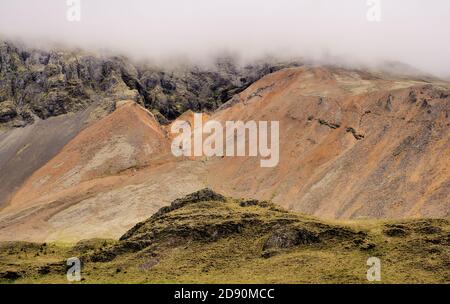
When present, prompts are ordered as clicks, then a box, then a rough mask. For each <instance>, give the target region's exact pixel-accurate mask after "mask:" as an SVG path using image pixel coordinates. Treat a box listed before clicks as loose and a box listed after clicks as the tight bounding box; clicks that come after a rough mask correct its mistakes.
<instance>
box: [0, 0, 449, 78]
mask: <svg viewBox="0 0 450 304" xmlns="http://www.w3.org/2000/svg"><path fill="white" fill-rule="evenodd" d="M80 1H81V20H80V22H69V21H67V18H66V14H67V10H68V6H67V3H66V0H38V1H37V0H0V35H3V36H4V37H8V38H11V37H13V38H14V37H18V38H21V39H23V40H24V41H25V42H30V43H35V42H40V43H42V42H46V41H52V42H63V43H67V44H71V45H73V46H79V47H83V48H104V49H108V50H113V51H118V52H122V53H126V54H128V55H131V56H137V57H141V58H142V57H144V58H152V59H159V58H162V57H167V56H178V55H184V56H188V57H190V58H192V59H194V60H203V59H204V58H207V57H208V56H211V54H216V53H217V52H222V51H231V52H237V53H239V54H241V55H242V56H244V57H250V58H253V57H254V56H261V55H264V54H267V53H273V54H280V55H289V56H313V57H316V58H320V57H322V56H324V55H329V56H338V57H342V58H344V59H345V60H346V61H355V62H356V61H364V62H371V63H373V62H379V61H380V60H399V61H402V62H405V63H408V64H411V65H413V66H415V67H417V68H419V69H422V70H424V71H427V72H433V73H435V74H437V75H440V76H443V75H445V76H450V56H449V55H450V1H449V0H431V1H426V0H380V2H381V22H369V21H368V20H367V12H368V9H369V6H368V5H367V3H366V2H367V0H126V1H125V0H80Z"/></svg>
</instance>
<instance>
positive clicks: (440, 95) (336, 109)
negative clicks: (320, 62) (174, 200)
mask: <svg viewBox="0 0 450 304" xmlns="http://www.w3.org/2000/svg"><path fill="white" fill-rule="evenodd" d="M231 103H232V105H231V106H230V107H227V108H225V109H223V110H222V111H219V112H218V113H216V114H215V115H214V116H213V117H212V118H213V119H218V120H221V121H226V120H243V121H247V120H257V121H258V120H278V121H280V163H279V165H278V166H277V167H275V168H272V169H271V168H260V167H259V160H258V159H255V158H225V159H224V160H214V161H212V164H211V165H210V166H209V168H210V172H211V174H210V178H209V182H210V183H211V184H212V185H213V186H214V187H215V189H220V190H221V191H225V192H226V193H230V194H231V195H239V196H245V197H257V198H260V199H272V200H273V201H274V202H276V203H278V204H280V205H282V206H284V207H286V208H289V209H292V210H296V211H301V212H305V213H308V214H313V215H316V216H320V217H326V218H343V219H347V218H405V217H445V216H448V214H449V213H450V118H449V113H450V98H449V91H448V87H447V88H446V87H445V86H444V87H441V85H440V84H425V83H421V82H419V81H411V80H403V79H390V78H384V79H383V78H379V77H377V76H376V75H373V74H365V73H362V72H353V71H347V70H341V69H333V68H329V69H325V68H308V67H305V68H297V69H286V70H283V71H280V72H277V73H274V74H271V75H269V76H267V77H265V78H263V79H262V80H261V81H258V82H257V83H255V84H254V85H252V86H251V87H250V88H249V89H248V90H246V91H245V92H244V93H242V94H240V96H239V97H236V98H235V99H234V100H232V101H231ZM214 172H220V175H217V174H215V173H214Z"/></svg>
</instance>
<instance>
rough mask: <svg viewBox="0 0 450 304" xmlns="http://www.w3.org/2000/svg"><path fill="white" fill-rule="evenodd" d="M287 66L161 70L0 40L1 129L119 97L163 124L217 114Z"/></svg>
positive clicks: (221, 63) (222, 62)
mask: <svg viewBox="0 0 450 304" xmlns="http://www.w3.org/2000/svg"><path fill="white" fill-rule="evenodd" d="M289 65H295V64H293V63H290V64H284V63H283V64H278V63H277V64H272V63H266V62H258V63H255V64H252V65H247V66H244V67H241V66H238V65H237V64H236V63H235V62H234V61H233V60H232V59H230V58H222V59H218V60H217V61H216V63H215V66H213V67H211V68H201V67H196V66H189V67H184V68H178V69H172V70H163V69H161V68H156V67H152V66H150V65H145V64H144V65H142V64H136V63H133V62H131V61H130V60H128V59H127V58H125V57H119V56H115V57H107V56H100V55H96V54H89V53H86V52H82V51H67V50H64V51H57V50H54V51H45V50H37V49H31V48H27V47H24V46H19V45H16V44H13V43H10V42H0V125H1V124H3V125H7V126H13V127H21V126H25V125H27V124H30V123H32V122H33V121H34V120H35V119H36V118H40V119H47V118H49V117H52V116H58V115H61V114H66V113H70V112H77V111H79V110H82V109H85V108H86V107H87V106H88V105H90V104H93V103H95V102H99V103H101V102H104V103H107V102H109V101H110V100H121V99H131V100H134V101H136V102H138V103H139V104H141V105H143V106H145V107H146V108H147V109H150V110H152V111H153V113H154V114H155V115H156V117H157V118H158V119H159V121H160V122H162V123H165V122H167V120H170V119H174V118H176V117H177V116H179V115H180V114H182V113H183V112H185V111H186V110H189V109H191V110H194V111H205V110H206V111H209V110H214V109H216V108H217V107H219V106H220V105H221V104H223V103H224V102H226V101H228V100H229V99H230V98H231V97H232V96H233V95H234V94H236V93H239V92H241V91H242V90H243V89H245V88H246V87H248V86H249V85H250V84H251V83H253V82H254V81H256V80H257V79H259V78H261V77H262V76H264V75H266V74H268V73H271V72H273V71H275V70H278V69H281V68H283V67H286V66H289Z"/></svg>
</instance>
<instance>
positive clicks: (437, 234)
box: [0, 189, 450, 283]
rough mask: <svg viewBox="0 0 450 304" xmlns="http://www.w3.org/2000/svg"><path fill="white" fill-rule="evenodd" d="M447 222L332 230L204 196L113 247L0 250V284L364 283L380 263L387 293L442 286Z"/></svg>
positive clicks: (272, 209)
mask: <svg viewBox="0 0 450 304" xmlns="http://www.w3.org/2000/svg"><path fill="white" fill-rule="evenodd" d="M449 233H450V224H449V221H448V220H431V219H428V220H425V219H419V220H403V221H379V222H376V223H374V222H373V221H372V222H366V221H360V222H357V223H355V222H354V223H340V224H337V223H332V222H327V221H323V220H318V219H316V218H313V217H309V216H305V215H301V214H298V213H294V212H287V211H286V210H283V209H282V208H280V207H278V206H276V205H274V204H272V203H270V202H267V201H257V200H242V199H233V198H229V197H224V196H222V195H220V194H218V193H215V192H213V191H211V190H209V189H203V190H200V191H198V192H195V193H191V194H189V195H187V196H185V197H183V198H178V199H176V200H175V201H173V202H172V203H171V204H170V205H169V206H166V207H163V208H161V209H160V210H159V211H158V212H156V213H155V214H154V215H152V216H151V217H150V218H148V219H146V220H144V221H142V222H140V223H138V224H136V225H135V226H134V227H132V228H131V229H130V230H128V231H127V232H126V233H125V234H124V235H122V237H120V239H119V240H101V239H92V240H84V241H80V242H78V243H77V244H75V245H74V246H64V245H61V244H58V243H51V244H36V243H26V242H6V243H0V249H1V250H0V282H17V283H28V282H32V283H37V282H38V283H66V282H67V281H66V261H65V260H66V259H67V258H69V257H73V256H77V257H79V258H80V259H81V261H82V270H81V276H82V280H83V281H82V282H83V283H124V282H126V283H223V282H227V283H325V282H326V283H367V282H368V281H367V276H366V273H367V269H368V266H367V259H368V257H374V256H375V257H381V259H382V260H381V261H382V262H381V263H382V264H381V265H382V266H381V267H382V280H383V283H445V282H448V280H449V279H450V277H449V271H448V268H449V254H450V251H449V242H450V234H449Z"/></svg>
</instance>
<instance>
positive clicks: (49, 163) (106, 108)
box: [0, 51, 450, 242]
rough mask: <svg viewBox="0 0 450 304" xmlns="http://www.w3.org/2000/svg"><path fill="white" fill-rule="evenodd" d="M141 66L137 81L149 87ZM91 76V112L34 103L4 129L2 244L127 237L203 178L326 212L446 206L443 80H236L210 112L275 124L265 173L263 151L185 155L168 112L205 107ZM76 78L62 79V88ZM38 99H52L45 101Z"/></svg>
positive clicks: (436, 213) (388, 213) (317, 73)
mask: <svg viewBox="0 0 450 304" xmlns="http://www.w3.org/2000/svg"><path fill="white" fill-rule="evenodd" d="M9 53H11V51H9V52H7V54H9ZM13 54H14V52H13ZM13 57H14V56H13ZM25 57H26V58H31V57H27V56H25ZM11 60H12V59H10V60H9V61H7V60H5V59H2V62H10V61H11ZM17 60H19V59H17ZM29 60H31V59H29ZM20 62H22V61H20ZM25 62H27V60H25ZM108 62H109V61H108ZM3 66H5V64H3ZM6 66H7V67H10V66H11V65H6ZM103 68H104V67H103ZM121 69H122V68H120V69H119V70H121ZM64 70H65V71H67V69H64ZM88 70H89V69H88ZM113 70H114V71H116V72H114V73H112V74H114V75H116V76H117V75H119V74H117V73H119V72H117V71H118V70H115V69H113ZM2 71H4V67H3V68H2ZM27 71H29V70H28V68H25V69H23V68H22V69H18V68H17V69H16V71H15V72H14V73H16V75H22V76H23V75H26V74H27V73H28V72H27ZM269 72H270V71H269ZM17 73H18V74H17ZM21 73H25V74H21ZM7 74H8V75H10V73H7ZM112 74H109V75H110V76H111V75H112ZM194 74H195V73H194ZM231 74H233V75H235V76H236V74H235V73H234V72H233V73H231ZM42 75H46V74H45V73H43V74H42ZM120 75H121V76H120V78H121V79H122V80H121V81H123V80H124V79H123V77H122V76H123V74H122V72H121V73H120ZM137 75H138V76H139V77H137V78H133V79H135V80H136V81H137V80H139V82H140V83H144V81H143V80H142V77H141V76H142V75H143V74H142V73H141V72H138V73H137ZM174 75H176V74H174ZM190 75H192V74H190ZM208 75H210V74H208ZM227 75H228V74H227ZM258 75H261V74H258ZM22 76H21V77H22ZM235 76H233V77H235ZM108 77H109V76H108ZM111 77H113V76H111ZM173 77H175V76H173ZM230 77H231V76H230ZM113 78H114V77H113ZM213 78H215V76H214V77H213ZM106 79H109V78H106ZM125 79H128V78H127V77H125ZM182 79H184V81H186V83H187V84H189V83H191V82H192V81H193V80H192V79H191V78H190V76H189V77H188V76H186V78H184V77H182ZM80 81H81V82H83V81H84V80H80ZM199 81H200V83H202V85H203V84H205V86H206V87H209V82H208V81H206V80H204V79H203V80H199ZM92 82H93V83H94V84H93V86H94V87H93V88H92V90H93V91H94V92H96V93H95V94H104V95H103V97H102V98H99V99H96V100H94V99H89V100H88V101H87V100H84V99H83V100H84V101H83V102H85V103H86V105H84V106H82V107H81V110H76V107H75V108H71V109H70V111H62V112H59V111H56V112H55V111H53V112H52V115H50V116H49V117H47V116H46V115H44V116H42V115H41V116H39V115H40V114H39V113H43V112H42V111H41V112H39V111H34V110H32V107H31V104H32V102H25V103H22V105H23V107H24V109H25V108H27V109H28V108H30V109H31V110H30V111H31V112H30V115H31V116H32V117H34V118H35V119H34V122H33V121H32V120H30V122H29V123H25V124H22V125H21V127H17V126H16V127H13V126H12V125H11V121H8V122H6V124H4V125H3V129H2V130H1V131H0V160H1V161H0V169H1V172H2V173H1V174H0V181H2V183H0V190H1V196H0V199H3V204H2V205H1V208H2V209H1V210H0V232H1V233H0V240H5V241H11V240H27V241H37V242H44V241H45V242H49V241H65V242H75V241H79V240H82V239H88V238H115V239H117V238H119V237H120V236H121V235H122V234H123V233H124V232H125V231H127V230H128V229H130V228H131V227H132V226H133V225H134V224H136V223H137V222H139V221H142V220H144V219H146V218H148V217H150V216H152V214H154V213H155V212H156V211H157V210H158V209H159V208H161V207H163V206H166V205H168V204H169V203H170V202H171V201H173V200H174V199H176V198H178V197H181V196H184V195H187V194H189V193H192V192H194V191H197V190H199V189H202V188H205V187H209V188H212V189H214V190H216V191H219V192H221V193H225V194H227V195H230V196H234V197H245V198H248V199H259V200H267V201H272V202H273V203H275V204H277V205H279V206H282V207H284V208H285V209H287V210H293V211H297V212H302V213H304V214H309V215H314V216H317V217H319V218H322V219H333V220H335V219H339V220H348V219H352V220H357V219H409V218H446V217H448V216H449V214H450V201H449V199H448V198H449V197H450V155H449V153H450V136H449V135H450V132H449V127H450V118H449V112H450V102H449V101H450V91H449V89H450V84H449V83H447V82H444V81H440V80H436V79H426V80H424V79H422V78H417V77H415V76H409V77H405V75H400V76H396V75H394V74H392V73H381V72H377V73H374V72H369V71H365V70H353V69H344V68H338V67H333V66H316V65H308V64H304V65H302V66H297V67H286V68H282V69H280V70H277V71H275V72H273V73H269V74H267V75H265V76H264V77H262V78H261V79H259V80H257V81H255V82H252V83H251V85H248V86H247V84H246V85H243V86H239V88H240V89H239V90H241V89H243V91H242V92H240V93H237V94H234V92H235V91H234V89H233V88H232V89H230V90H228V89H226V90H227V92H228V93H227V94H230V96H232V97H231V98H230V99H229V100H228V101H227V102H224V103H222V102H217V103H215V106H214V107H212V109H213V108H214V109H215V110H212V109H211V111H208V115H206V116H204V119H205V120H217V121H219V122H221V123H225V122H226V121H238V120H240V121H250V120H255V121H279V123H280V160H279V163H278V165H277V166H275V167H273V168H262V167H261V166H260V159H259V158H258V157H182V158H176V157H174V156H173V155H172V153H171V151H170V145H171V142H172V138H173V135H171V134H170V128H171V124H172V123H173V120H170V121H169V119H171V118H173V117H175V116H176V117H178V118H180V119H183V120H186V121H188V122H190V123H191V124H192V122H193V115H194V112H193V111H197V110H199V108H198V107H196V106H192V105H189V103H185V102H184V101H183V99H179V100H180V103H182V104H183V106H182V107H181V108H179V111H178V112H176V113H174V114H173V115H167V114H168V112H164V111H159V110H158V107H156V108H153V106H151V105H152V103H146V102H145V100H146V99H145V94H142V92H141V93H139V90H136V91H134V93H136V92H137V93H136V95H135V96H136V97H137V98H131V99H130V98H129V97H130V94H128V93H127V94H125V95H123V94H119V95H116V94H113V93H111V92H110V90H106V89H105V90H102V89H98V88H96V87H95V85H98V84H99V83H105V82H108V81H106V80H105V78H101V79H100V78H99V79H97V80H95V78H94V80H93V81H92ZM194 82H195V81H194ZM4 83H6V82H4ZM30 83H31V84H32V85H37V84H36V82H34V81H31V82H30ZM119 83H120V81H119ZM124 83H125V82H124ZM206 84H208V85H206ZM241 84H242V83H241ZM245 86H247V87H246V88H245V89H244V87H245ZM69 87H70V86H69V85H68V84H67V83H64V82H63V83H62V84H61V87H60V88H59V89H56V91H58V92H59V91H65V90H67V89H68V88H69ZM225 87H227V86H225ZM225 87H223V88H225ZM127 88H128V89H127V90H131V91H132V90H134V89H131V88H130V87H129V86H127ZM177 88H180V87H179V86H177ZM227 88H228V87H227ZM235 88H236V87H235ZM44 89H46V87H44ZM239 90H238V91H239ZM19 91H20V90H19ZM25 91H26V90H25ZM117 91H120V90H117ZM146 91H148V89H146ZM181 91H182V90H181ZM181 91H178V89H176V90H175V91H174V94H178V93H179V92H181ZM213 91H214V90H213ZM16 92H18V91H17V90H16ZM127 92H128V91H127ZM176 92H178V93H176ZM210 92H211V91H210ZM43 94H45V93H43ZM208 94H209V93H208ZM233 94H234V95H233ZM15 96H19V95H18V94H16V95H15ZM98 96H100V95H98ZM139 96H141V97H142V98H143V100H144V101H142V102H141V101H140V98H141V97H139ZM199 96H200V95H199ZM202 96H203V95H202ZM199 98H200V97H199ZM200 99H202V98H200ZM23 100H25V99H23ZM177 100H178V99H177ZM202 100H203V99H202ZM15 102H17V101H15ZM69 103H70V102H69ZM75 103H76V102H75ZM2 104H4V102H3V103H2ZM14 104H16V103H14ZM39 104H40V105H42V106H43V107H47V100H46V99H44V100H42V102H40V103H39ZM64 104H65V103H64ZM153 105H155V104H153ZM146 107H147V108H148V109H147V108H146ZM200 108H202V109H204V108H203V107H200ZM155 110H156V111H155ZM184 110H186V111H184ZM162 116H163V118H162ZM17 119H19V118H14V119H13V121H15V120H17Z"/></svg>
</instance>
